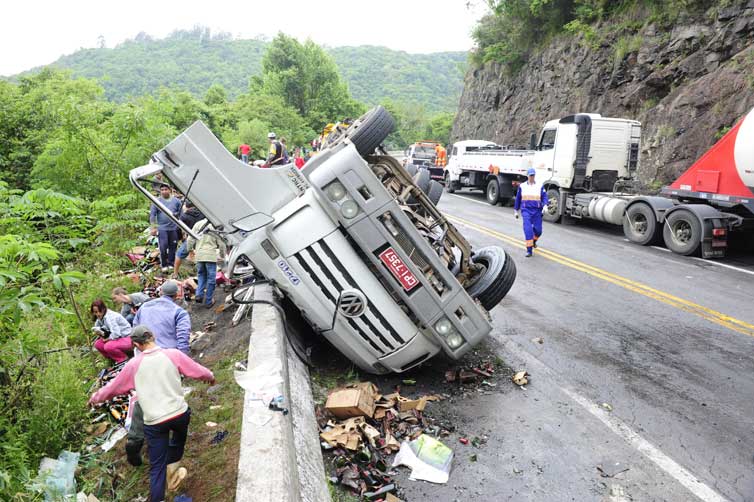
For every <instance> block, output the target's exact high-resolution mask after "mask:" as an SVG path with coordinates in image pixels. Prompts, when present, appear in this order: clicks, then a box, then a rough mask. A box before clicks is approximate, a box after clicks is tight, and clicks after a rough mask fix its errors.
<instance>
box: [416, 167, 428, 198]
mask: <svg viewBox="0 0 754 502" xmlns="http://www.w3.org/2000/svg"><path fill="white" fill-rule="evenodd" d="M431 181H432V176H431V175H430V174H429V170H428V169H419V170H418V171H416V174H414V184H415V185H416V186H418V187H419V188H420V189H421V191H422V192H424V193H426V194H428V193H429V185H430V182H431Z"/></svg>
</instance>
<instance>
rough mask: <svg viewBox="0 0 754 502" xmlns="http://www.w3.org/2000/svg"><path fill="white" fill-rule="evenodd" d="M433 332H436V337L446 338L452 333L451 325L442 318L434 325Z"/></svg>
mask: <svg viewBox="0 0 754 502" xmlns="http://www.w3.org/2000/svg"><path fill="white" fill-rule="evenodd" d="M435 330H437V334H438V335H440V336H442V337H447V336H448V335H449V334H450V333H451V332H452V331H453V324H452V323H451V322H450V321H449V320H448V318H447V317H443V318H442V319H440V320H439V321H437V322H436V323H435Z"/></svg>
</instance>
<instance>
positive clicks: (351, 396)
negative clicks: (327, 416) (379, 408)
mask: <svg viewBox="0 0 754 502" xmlns="http://www.w3.org/2000/svg"><path fill="white" fill-rule="evenodd" d="M377 395H378V391H377V387H375V386H374V384H372V383H371V382H364V383H359V384H356V385H351V386H348V387H346V388H343V389H336V390H334V391H333V392H332V393H331V394H330V395H329V396H328V397H327V402H326V403H325V409H327V410H328V411H329V412H330V413H332V414H333V415H335V416H336V417H337V418H349V417H360V416H367V417H371V416H372V415H374V401H375V398H376V397H377Z"/></svg>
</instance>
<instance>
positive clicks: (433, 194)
mask: <svg viewBox="0 0 754 502" xmlns="http://www.w3.org/2000/svg"><path fill="white" fill-rule="evenodd" d="M442 192H443V186H442V183H440V182H438V181H435V180H432V181H431V182H430V184H429V193H427V197H429V200H431V201H432V204H434V205H435V206H436V205H437V204H438V203H439V202H440V198H441V197H442Z"/></svg>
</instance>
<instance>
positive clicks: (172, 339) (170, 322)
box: [134, 280, 191, 354]
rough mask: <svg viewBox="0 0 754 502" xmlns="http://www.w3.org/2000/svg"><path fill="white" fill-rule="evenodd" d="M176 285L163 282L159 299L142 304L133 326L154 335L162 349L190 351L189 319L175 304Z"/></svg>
mask: <svg viewBox="0 0 754 502" xmlns="http://www.w3.org/2000/svg"><path fill="white" fill-rule="evenodd" d="M177 295H178V283H177V282H175V281H172V280H171V281H165V283H163V285H162V287H161V288H160V298H156V299H154V300H151V301H148V302H147V303H145V304H143V305H142V306H141V308H140V309H139V311H138V312H137V313H136V316H135V317H134V325H138V324H144V325H146V326H147V327H148V328H149V329H150V331H151V332H152V333H154V335H155V339H156V342H157V345H159V346H160V347H162V348H164V349H178V350H180V351H181V352H183V353H184V354H188V353H189V351H190V347H189V337H190V335H191V317H190V316H189V313H188V312H186V311H185V310H184V309H183V308H181V307H180V306H179V305H178V304H176V303H175V297H176V296H177Z"/></svg>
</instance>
